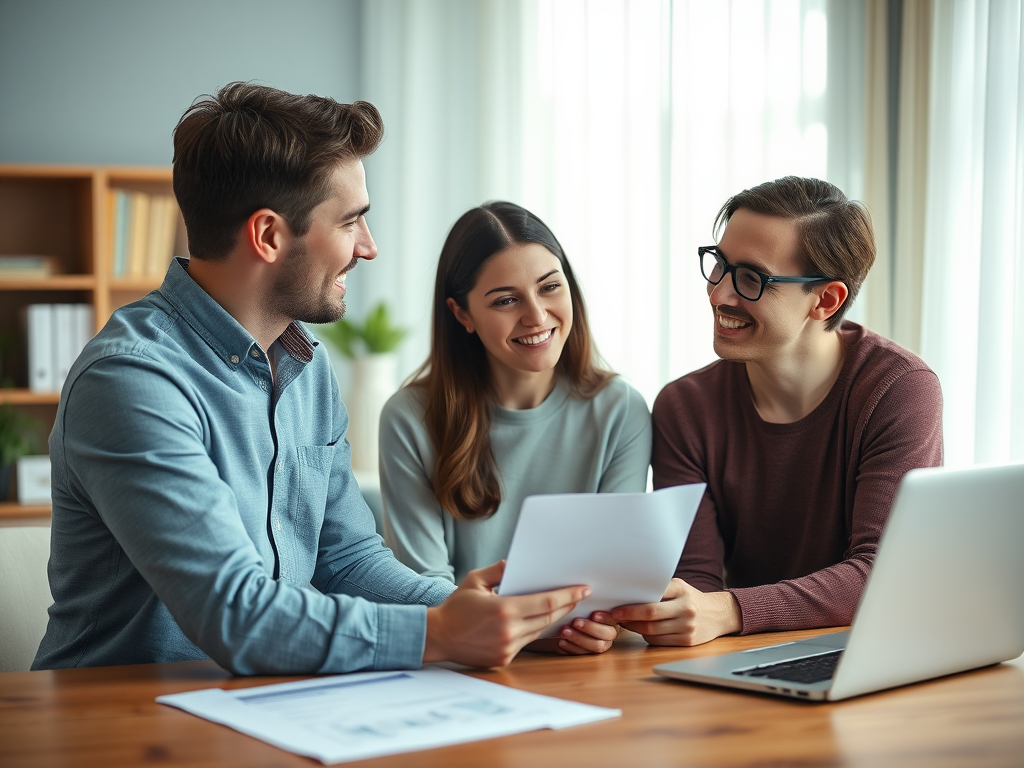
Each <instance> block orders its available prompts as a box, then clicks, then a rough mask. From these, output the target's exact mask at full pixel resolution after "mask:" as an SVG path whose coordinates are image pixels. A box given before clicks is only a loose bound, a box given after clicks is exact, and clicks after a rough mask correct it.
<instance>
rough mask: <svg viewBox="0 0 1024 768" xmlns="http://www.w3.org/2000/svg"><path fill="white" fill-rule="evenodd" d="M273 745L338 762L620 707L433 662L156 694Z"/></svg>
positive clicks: (605, 714) (577, 721) (600, 716)
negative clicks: (473, 674)
mask: <svg viewBox="0 0 1024 768" xmlns="http://www.w3.org/2000/svg"><path fill="white" fill-rule="evenodd" d="M157 701H158V702H160V703H161V704H168V705H170V706H172V707H178V708H179V709H183V710H185V711H186V712H190V713H192V714H193V715H198V716H199V717H203V718H206V719H207V720H212V721H213V722H215V723H221V724H222V725H226V726H228V727H230V728H234V729H235V730H236V731H241V732H242V733H246V734H248V735H250V736H255V737H256V738H257V739H261V740H262V741H265V742H268V743H269V744H273V745H274V746H276V747H280V748H281V749H286V750H288V751H290V752H295V753H297V754H300V755H306V756H308V757H313V758H316V759H317V760H320V761H321V762H323V763H341V762H347V761H349V760H362V759H365V758H369V757H378V756H380V755H392V754H398V753H400V752H411V751H413V750H417V749H427V748H430V747H440V746H444V745H446V744H459V743H462V742H468V741H478V740H480V739H488V738H493V737H495V736H506V735H508V734H512V733H522V732H523V731H532V730H537V729H539V728H566V727H568V726H571V725H582V724H584V723H591V722H597V721H599V720H607V719H610V718H613V717H618V716H620V715H621V714H622V711H621V710H618V709H605V708H603V707H593V706H590V705H587V704H578V703H576V702H571V701H563V700H562V699H555V698H551V697H550V696H540V695H538V694H535V693H527V692H525V691H517V690H515V689H514V688H508V687H506V686H503V685H498V684H496V683H490V682H487V681H486V680H479V679H477V678H473V677H469V676H467V675H461V674H459V673H457V672H452V671H451V670H448V669H442V668H440V667H425V668H423V669H418V670H412V671H399V672H366V673H359V674H351V675H335V676H331V677H318V678H314V679H311V680H303V681H300V682H295V683H280V684H277V685H264V686H259V687H256V688H243V689H239V690H223V689H221V688H211V689H206V690H201V691H191V692H189V693H176V694H172V695H168V696H159V697H158V698H157Z"/></svg>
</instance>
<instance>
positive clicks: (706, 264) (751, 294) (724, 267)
mask: <svg viewBox="0 0 1024 768" xmlns="http://www.w3.org/2000/svg"><path fill="white" fill-rule="evenodd" d="M697 255H698V256H699V257H700V271H701V274H702V275H704V279H705V280H707V281H708V282H709V283H711V284H712V285H718V284H719V283H720V282H722V280H724V279H725V276H726V275H728V274H729V273H730V272H732V284H733V285H734V286H735V287H736V293H738V294H739V295H740V296H741V297H742V298H744V299H746V300H747V301H757V300H758V299H760V298H761V294H762V293H764V287H765V286H766V285H768V283H817V282H822V281H829V280H832V279H833V278H831V277H787V276H783V275H766V274H764V273H763V272H758V271H757V270H756V269H753V268H752V267H738V266H735V265H734V264H730V263H729V262H728V261H726V260H725V256H723V255H722V254H721V253H720V252H719V250H718V247H717V246H714V245H702V246H701V247H699V248H698V249H697Z"/></svg>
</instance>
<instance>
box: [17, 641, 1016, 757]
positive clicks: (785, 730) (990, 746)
mask: <svg viewBox="0 0 1024 768" xmlns="http://www.w3.org/2000/svg"><path fill="white" fill-rule="evenodd" d="M808 634H814V633H809V632H794V633H786V634H778V635H760V636H754V637H745V638H735V637H729V638H720V639H718V640H716V641H714V642H713V643H709V644H707V645H705V646H700V647H698V648H692V649H683V648H667V649H665V648H648V647H647V646H646V645H645V644H644V643H643V641H642V640H641V639H640V638H638V637H635V636H632V637H627V638H625V639H623V640H621V641H620V642H619V643H617V645H616V648H614V649H613V650H612V651H610V652H608V653H606V654H604V655H603V656H594V657H586V658H564V657H553V656H542V655H535V654H529V653H525V654H521V655H520V657H519V658H517V659H516V660H515V662H513V664H512V665H511V666H509V667H507V668H505V669H502V670H498V671H489V672H473V673H472V674H474V675H476V676H479V677H482V678H485V679H488V680H493V681H495V682H498V683H503V684H505V685H509V686H512V687H514V688H522V689H524V690H529V691H534V692H536V693H542V694H548V695H551V696H560V697H563V698H566V699H572V700H575V701H581V702H586V703H588V704H597V705H600V706H605V707H615V708H619V709H622V711H623V714H622V717H621V718H618V719H616V720H611V721H605V722H602V723H596V724H593V725H585V726H580V727H577V728H569V729H566V730H563V731H535V732H531V733H525V734H519V735H515V736H507V737H503V738H500V739H491V740H488V741H480V742H475V743H471V744H462V745H458V746H454V747H445V748H442V749H434V750H428V751H423V752H416V753H411V754H405V755H396V756H393V757H384V758H376V759H374V760H370V761H366V762H365V763H360V764H361V765H371V766H374V767H375V768H388V767H389V766H399V765H401V766H410V765H415V766H444V768H453V767H459V766H465V767H466V768H471V767H472V768H480V767H481V766H482V767H483V768H513V767H515V766H527V767H528V768H549V767H552V766H553V767H555V768H570V767H573V766H587V768H591V767H593V766H617V768H626V767H627V766H630V767H631V766H643V767H644V768H648V767H650V768H657V767H658V766H688V765H692V766H782V765H799V766H871V767H872V768H875V767H876V766H928V768H934V767H935V766H950V767H951V768H952V767H953V766H956V768H960V767H961V766H971V768H975V767H976V766H1015V767H1019V766H1022V765H1024V657H1022V659H1017V660H1016V661H1014V662H1011V663H1008V664H1002V665H998V666H996V667H989V668H987V669H983V670H979V671H977V672H971V673H967V674H963V675H955V676H953V677H949V678H945V679H942V680H937V681H932V682H928V683H923V684H919V685H916V686H910V687H907V688H901V689H897V690H894V691H888V692H885V693H880V694H874V695H871V696H865V697H861V698H858V699H851V700H849V701H844V702H839V703H836V704H812V703H807V702H801V701H795V700H786V699H774V698H770V697H766V696H760V695H756V694H747V693H741V692H729V691H721V690H715V689H711V688H704V687H700V686H694V685H688V684H684V683H678V682H671V681H666V680H661V679H660V678H656V677H655V676H654V675H653V674H652V672H651V667H652V666H653V665H654V664H657V663H661V662H665V661H670V660H674V659H678V658H682V657H686V656H696V655H703V654H708V653H721V652H724V651H730V650H737V649H741V648H752V647H755V646H758V645H766V644H768V643H770V642H778V641H780V640H782V639H796V638H799V637H804V636H806V635H808ZM288 679H296V678H279V677H275V678H267V677H255V678H239V677H231V676H230V675H229V674H228V673H226V672H225V671H224V670H222V669H220V668H219V667H217V666H216V665H215V664H213V663H212V662H183V663H177V664H147V665H140V666H129V667H102V668H93V669H74V670H61V671H57V672H22V673H12V674H0V766H2V767H3V768H21V766H31V767H32V768H41V767H43V766H63V765H67V766H71V765H74V766H83V767H84V768H90V767H95V768H99V767H100V766H102V767H103V768H107V767H108V766H121V765H160V766H179V765H180V766H198V767H202V766H246V767H247V768H248V767H250V766H306V767H307V768H308V766H311V765H318V763H316V762H315V761H312V760H310V759H308V758H304V757H299V756H297V755H293V754H291V753H288V752H284V751H282V750H279V749H277V748H275V747H272V746H270V745H268V744H264V743H263V742H261V741H259V740H257V739H253V738H250V737H248V736H244V735H242V734H240V733H236V732H235V731H232V730H230V729H228V728H226V727H223V726H220V725H216V724H214V723H211V722H208V721H205V720H202V719H201V718H198V717H195V716H193V715H189V714H186V713H185V712H182V711H180V710H177V709H174V708H172V707H167V706H163V705H160V704H157V703H156V702H154V698H155V697H156V696H158V695H160V694H164V693H174V692H180V691H188V690H194V689H200V688H210V687H215V686H218V687H225V688H239V687H247V686H253V685H264V684H267V683H271V682H281V681H284V680H288ZM350 765H351V764H350Z"/></svg>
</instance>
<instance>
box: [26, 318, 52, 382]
mask: <svg viewBox="0 0 1024 768" xmlns="http://www.w3.org/2000/svg"><path fill="white" fill-rule="evenodd" d="M27 316H28V321H27V326H28V388H29V389H30V390H32V391H33V392H53V391H54V390H55V389H57V378H56V374H55V371H54V367H53V364H54V354H53V305H51V304H30V305H29V306H28V310H27Z"/></svg>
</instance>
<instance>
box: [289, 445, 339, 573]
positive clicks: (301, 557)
mask: <svg viewBox="0 0 1024 768" xmlns="http://www.w3.org/2000/svg"><path fill="white" fill-rule="evenodd" d="M335 450H336V448H335V446H333V445H305V446H298V447H296V448H295V449H294V451H295V452H294V454H292V457H291V461H285V462H283V463H281V464H279V467H278V478H277V483H276V487H275V489H274V500H275V504H274V506H275V507H277V508H278V509H280V510H282V511H283V515H282V518H283V520H282V523H284V526H283V528H284V529H286V530H280V531H278V533H279V534H286V535H285V536H283V537H282V536H280V535H279V536H277V537H275V538H277V539H278V552H279V554H280V557H281V561H282V566H283V567H284V568H283V571H284V573H283V574H282V575H284V574H285V573H287V575H288V576H289V577H291V578H293V579H294V580H295V581H299V582H306V581H308V580H309V579H310V578H312V574H313V568H314V567H315V560H316V558H315V553H316V551H317V544H318V542H319V539H320V529H321V528H322V527H323V523H324V511H325V510H326V508H327V491H328V487H329V485H330V479H331V469H332V468H333V466H334V458H335V456H334V452H335Z"/></svg>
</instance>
